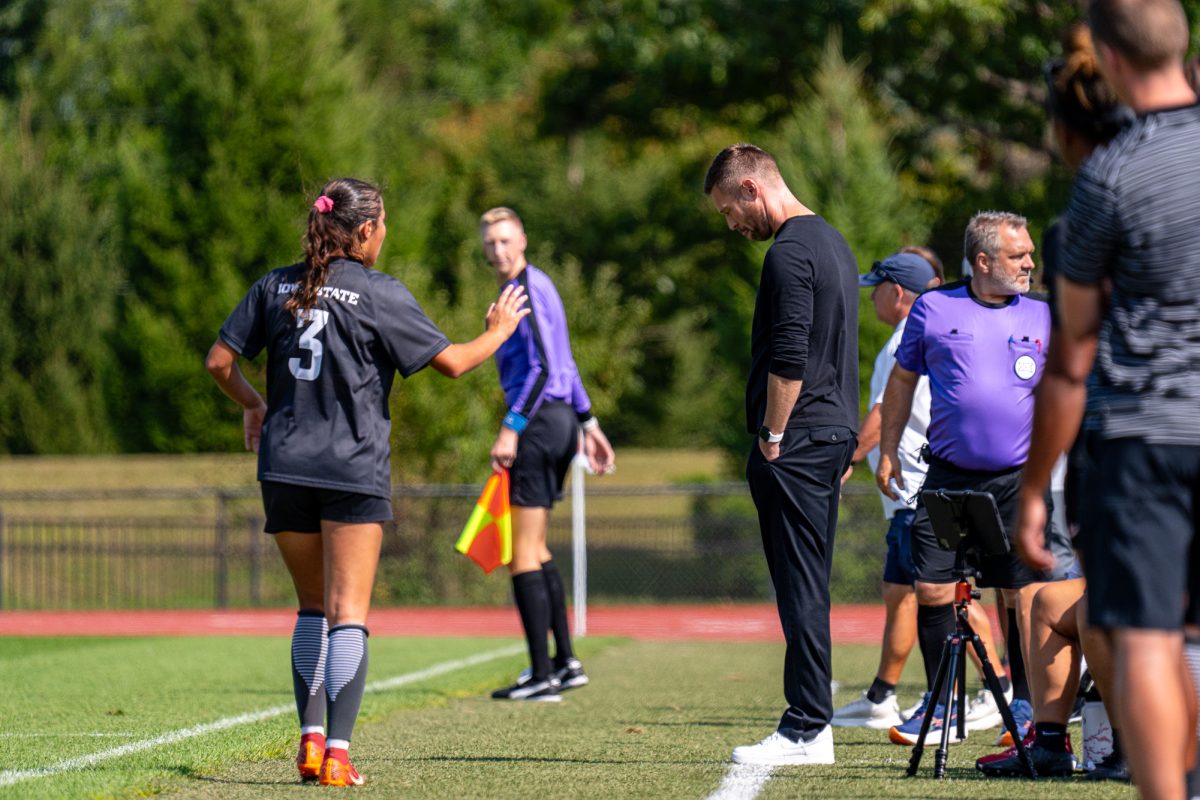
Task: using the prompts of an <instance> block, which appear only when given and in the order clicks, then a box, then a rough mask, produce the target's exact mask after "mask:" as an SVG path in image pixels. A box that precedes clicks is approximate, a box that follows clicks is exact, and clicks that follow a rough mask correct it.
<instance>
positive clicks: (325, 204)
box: [313, 195, 333, 214]
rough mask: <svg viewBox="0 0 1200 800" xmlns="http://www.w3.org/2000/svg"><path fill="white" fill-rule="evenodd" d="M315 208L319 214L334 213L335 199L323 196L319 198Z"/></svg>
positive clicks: (314, 205) (314, 204)
mask: <svg viewBox="0 0 1200 800" xmlns="http://www.w3.org/2000/svg"><path fill="white" fill-rule="evenodd" d="M313 208H315V209H316V210H317V213H318V214H328V213H329V212H330V211H333V199H332V198H329V197H326V196H325V195H321V196H320V197H318V198H317V202H315V203H313Z"/></svg>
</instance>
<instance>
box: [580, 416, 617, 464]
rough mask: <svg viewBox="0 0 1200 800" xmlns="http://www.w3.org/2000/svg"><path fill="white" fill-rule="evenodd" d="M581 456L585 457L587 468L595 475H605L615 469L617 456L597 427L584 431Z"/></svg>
mask: <svg viewBox="0 0 1200 800" xmlns="http://www.w3.org/2000/svg"><path fill="white" fill-rule="evenodd" d="M583 454H584V456H586V457H587V460H588V467H590V468H591V470H592V472H594V473H596V474H597V475H607V474H609V473H610V472H615V471H616V469H617V456H616V454H615V453H614V452H613V448H612V445H611V444H609V443H608V437H607V436H605V435H604V432H603V431H601V430H600V426H599V425H597V426H596V427H594V428H592V429H591V430H588V431H584V434H583Z"/></svg>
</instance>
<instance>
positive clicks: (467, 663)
mask: <svg viewBox="0 0 1200 800" xmlns="http://www.w3.org/2000/svg"><path fill="white" fill-rule="evenodd" d="M523 652H525V646H524V645H512V646H509V647H501V648H499V649H498V650H489V651H487V652H486V653H479V654H478V655H474V656H469V657H467V658H460V659H456V660H454V661H443V662H442V663H441V664H434V665H433V666H432V667H427V668H426V669H422V670H417V671H416V672H409V673H407V674H405V675H397V676H395V677H393V678H385V679H384V680H381V681H373V682H372V683H369V684H367V686H366V691H368V692H383V691H387V690H388V689H395V688H397V687H399V686H404V685H405V684H409V683H415V682H417V681H422V680H425V679H426V678H434V677H437V676H438V675H444V674H446V673H447V672H455V671H457V670H460V669H465V668H466V667H473V666H475V665H476V664H484V663H486V662H488V661H494V660H495V659H497V658H503V657H504V656H511V655H516V654H517V653H523ZM295 711H296V704H295V703H287V704H286V705H278V706H272V707H271V708H265V709H263V710H262V711H251V712H250V713H248V714H239V715H237V716H236V717H226V718H225V719H219V720H217V721H216V722H206V723H204V724H203V725H194V726H192V727H190V728H182V729H180V730H177V731H171V732H170V733H164V734H163V735H161V736H156V737H154V738H153V739H143V740H142V741H140V742H130V743H129V744H124V745H121V746H120V747H114V748H112V749H111V750H101V751H100V752H99V753H91V754H89V755H86V756H78V757H77V758H68V759H65V760H63V761H59V762H58V763H57V764H50V765H49V766H46V767H35V768H34V769H11V770H5V771H4V772H0V786H12V785H13V784H15V783H21V782H22V781H27V780H31V779H33V778H44V777H47V776H50V775H57V774H58V773H60V772H68V771H70V770H75V769H83V768H84V767H90V766H92V765H94V764H99V763H100V762H102V761H109V760H111V759H114V758H120V757H121V756H127V755H130V754H131V753H140V752H142V751H143V750H151V749H153V748H155V747H161V746H162V745H166V744H174V743H175V742H181V741H183V740H184V739H192V738H194V737H196V736H203V735H204V734H206V733H213V732H215V731H223V730H226V729H228V728H235V727H237V726H238V725H247V724H249V723H251V722H262V721H263V720H266V719H271V718H272V717H278V716H282V715H283V714H293V713H295Z"/></svg>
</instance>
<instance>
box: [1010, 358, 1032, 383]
mask: <svg viewBox="0 0 1200 800" xmlns="http://www.w3.org/2000/svg"><path fill="white" fill-rule="evenodd" d="M1013 372H1015V373H1017V377H1018V378H1020V379H1021V380H1023V381H1027V380H1029V379H1030V378H1032V377H1033V373H1035V372H1037V362H1036V361H1034V360H1033V356H1021V357H1020V358H1018V359H1017V360H1016V362H1015V363H1014V364H1013Z"/></svg>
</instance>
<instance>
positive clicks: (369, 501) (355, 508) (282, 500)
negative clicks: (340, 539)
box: [261, 481, 392, 533]
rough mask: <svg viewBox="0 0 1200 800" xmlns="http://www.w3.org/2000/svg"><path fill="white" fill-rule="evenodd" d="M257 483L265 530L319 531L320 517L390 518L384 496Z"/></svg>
mask: <svg viewBox="0 0 1200 800" xmlns="http://www.w3.org/2000/svg"><path fill="white" fill-rule="evenodd" d="M261 486H262V498H263V509H264V510H265V511H266V515H267V522H266V525H264V526H263V530H264V531H266V532H267V533H283V532H284V531H288V532H294V533H320V532H321V520H328V521H330V522H387V521H388V520H390V519H391V518H392V501H391V500H389V499H388V498H386V497H375V496H374V495H369V494H358V493H356V492H347V491H344V490H342V489H321V488H318V487H316V486H300V485H299V484H295V483H279V482H278V481H262V484H261Z"/></svg>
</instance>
